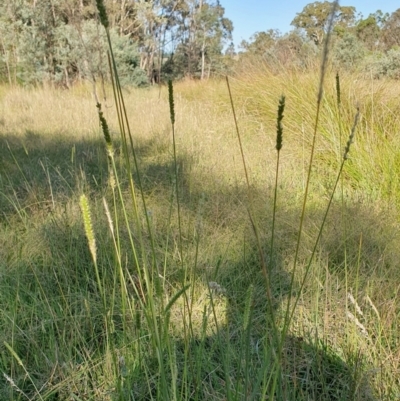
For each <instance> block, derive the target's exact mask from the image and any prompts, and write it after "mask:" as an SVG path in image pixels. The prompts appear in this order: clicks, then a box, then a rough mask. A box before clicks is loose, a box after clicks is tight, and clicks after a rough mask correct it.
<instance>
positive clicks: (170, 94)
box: [168, 80, 175, 125]
mask: <svg viewBox="0 0 400 401" xmlns="http://www.w3.org/2000/svg"><path fill="white" fill-rule="evenodd" d="M168 101H169V112H170V118H171V124H172V125H174V124H175V105H174V87H173V85H172V81H171V80H168Z"/></svg>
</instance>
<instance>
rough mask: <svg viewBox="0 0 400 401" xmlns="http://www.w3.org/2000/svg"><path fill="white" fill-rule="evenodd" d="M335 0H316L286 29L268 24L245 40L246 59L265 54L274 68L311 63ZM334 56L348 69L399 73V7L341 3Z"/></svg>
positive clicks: (390, 74) (336, 17) (303, 66)
mask: <svg viewBox="0 0 400 401" xmlns="http://www.w3.org/2000/svg"><path fill="white" fill-rule="evenodd" d="M332 5H333V2H329V1H323V2H322V1H316V2H313V3H310V4H307V5H306V6H305V7H304V8H303V10H302V11H301V12H299V13H297V14H296V16H295V17H294V18H293V20H292V22H291V25H292V26H293V29H292V30H291V31H290V32H288V33H285V34H282V33H281V32H279V31H278V30H274V29H269V30H266V31H263V32H257V33H255V34H254V35H253V36H252V37H251V38H250V40H249V41H243V42H242V43H241V45H240V48H241V54H240V55H241V58H242V59H246V58H247V59H248V58H250V59H253V61H254V58H256V59H258V60H259V59H262V60H263V61H264V62H266V63H267V64H268V65H269V66H270V67H271V68H272V69H277V70H278V69H279V68H282V66H285V67H287V66H290V67H296V68H300V69H307V68H309V67H310V65H313V62H314V61H315V59H316V57H317V56H319V54H320V51H321V48H322V45H323V42H324V38H325V37H326V35H327V29H328V24H329V17H330V14H331V11H332ZM331 39H332V49H331V50H332V52H331V53H332V61H333V63H334V65H335V67H337V68H344V69H346V71H349V70H355V71H359V72H366V73H368V75H372V76H373V77H375V78H380V77H383V76H387V77H390V78H395V79H399V78H400V8H399V9H397V10H396V11H394V12H392V13H383V12H382V11H381V10H377V11H376V12H375V13H372V14H370V15H368V16H367V17H364V16H363V15H362V14H361V13H358V12H357V10H356V8H355V7H353V6H338V7H337V8H336V12H335V14H334V16H333V25H332V35H331Z"/></svg>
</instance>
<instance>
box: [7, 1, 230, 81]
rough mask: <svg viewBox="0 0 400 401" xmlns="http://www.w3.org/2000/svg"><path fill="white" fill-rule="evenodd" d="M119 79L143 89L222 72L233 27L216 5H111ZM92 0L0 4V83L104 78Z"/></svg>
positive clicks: (103, 45) (99, 31)
mask: <svg viewBox="0 0 400 401" xmlns="http://www.w3.org/2000/svg"><path fill="white" fill-rule="evenodd" d="M105 5H106V8H107V12H108V16H109V20H110V34H111V40H112V42H113V47H114V49H115V57H116V60H117V63H118V67H119V72H120V76H121V79H122V80H123V81H124V82H125V83H130V84H135V85H137V86H141V85H146V84H149V83H154V82H156V81H158V80H160V79H169V78H181V77H184V76H189V77H198V78H201V79H204V78H206V77H209V76H210V75H211V74H213V73H216V72H218V71H219V70H221V69H223V68H224V63H223V58H224V57H223V48H224V46H225V44H226V43H227V42H229V41H231V40H232V30H233V25H232V22H231V21H230V20H229V19H228V18H226V17H225V16H224V8H223V7H222V6H221V4H220V3H219V1H218V0H215V1H213V0H105ZM97 19H98V16H97V9H96V5H95V1H94V0H2V2H1V4H0V56H1V58H0V79H1V80H3V81H8V82H9V83H10V84H15V83H23V84H31V83H36V82H53V83H56V84H58V85H62V86H66V87H69V86H71V85H72V84H73V83H74V82H76V81H77V80H81V79H94V80H95V79H105V77H106V76H107V70H108V63H107V53H106V40H105V34H104V32H103V29H101V28H100V26H99V24H98V21H97Z"/></svg>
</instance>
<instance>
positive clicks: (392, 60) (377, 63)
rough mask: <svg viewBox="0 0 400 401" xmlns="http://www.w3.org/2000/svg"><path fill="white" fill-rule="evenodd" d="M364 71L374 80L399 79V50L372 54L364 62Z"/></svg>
mask: <svg viewBox="0 0 400 401" xmlns="http://www.w3.org/2000/svg"><path fill="white" fill-rule="evenodd" d="M364 70H365V71H367V72H368V73H370V74H372V76H373V77H374V78H384V77H386V78H392V79H400V50H398V49H397V50H396V49H391V50H389V51H388V52H386V53H375V54H373V55H372V56H370V57H368V58H367V59H366V60H365V64H364Z"/></svg>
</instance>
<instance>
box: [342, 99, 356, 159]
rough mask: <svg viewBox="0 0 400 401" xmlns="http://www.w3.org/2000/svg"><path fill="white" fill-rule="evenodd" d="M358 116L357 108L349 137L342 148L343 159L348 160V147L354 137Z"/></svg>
mask: <svg viewBox="0 0 400 401" xmlns="http://www.w3.org/2000/svg"><path fill="white" fill-rule="evenodd" d="M359 116H360V108H359V107H358V106H357V113H356V115H355V117H354V123H353V126H352V128H351V132H350V135H349V139H348V141H347V143H346V147H345V148H344V155H343V159H344V160H347V159H348V158H349V152H350V146H351V144H352V143H353V142H354V135H355V133H356V127H357V123H358V117H359Z"/></svg>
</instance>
